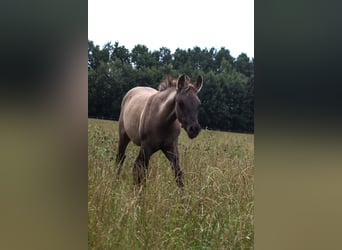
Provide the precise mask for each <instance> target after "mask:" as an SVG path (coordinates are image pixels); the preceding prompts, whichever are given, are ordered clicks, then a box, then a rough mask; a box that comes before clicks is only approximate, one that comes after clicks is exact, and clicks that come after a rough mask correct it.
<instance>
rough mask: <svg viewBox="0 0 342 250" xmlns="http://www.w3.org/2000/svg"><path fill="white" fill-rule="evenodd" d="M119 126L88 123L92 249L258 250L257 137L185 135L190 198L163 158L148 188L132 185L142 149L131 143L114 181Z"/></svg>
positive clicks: (155, 163) (182, 148)
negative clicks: (255, 210) (255, 242)
mask: <svg viewBox="0 0 342 250" xmlns="http://www.w3.org/2000/svg"><path fill="white" fill-rule="evenodd" d="M117 143H118V123H117V122H115V121H106V120H96V119H89V120H88V247H89V249H253V245H254V224H253V221H254V174H253V172H254V135H250V134H239V133H229V132H220V131H211V130H202V131H201V133H200V134H199V136H198V137H197V138H195V139H193V140H190V139H189V138H188V137H187V135H186V133H185V131H184V130H182V132H181V135H180V137H179V154H180V161H181V166H182V169H183V173H184V184H185V188H184V190H181V189H179V188H178V187H177V185H176V183H175V180H174V175H173V172H172V170H171V167H170V165H169V162H168V161H167V159H166V158H165V157H164V155H163V154H162V153H161V152H157V153H155V154H154V155H153V156H152V158H151V160H150V165H149V172H148V178H147V182H146V187H145V188H144V190H143V191H142V192H140V193H139V192H138V190H137V188H136V187H134V185H133V176H132V167H133V163H134V160H135V158H136V156H137V153H138V149H139V148H138V147H137V146H135V145H134V144H133V143H130V144H129V145H128V147H127V150H126V155H127V157H126V160H125V162H124V165H123V168H122V171H121V175H120V176H119V177H118V176H117V175H116V171H115V169H116V165H115V155H116V152H117Z"/></svg>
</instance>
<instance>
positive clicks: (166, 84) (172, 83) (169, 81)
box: [158, 76, 177, 91]
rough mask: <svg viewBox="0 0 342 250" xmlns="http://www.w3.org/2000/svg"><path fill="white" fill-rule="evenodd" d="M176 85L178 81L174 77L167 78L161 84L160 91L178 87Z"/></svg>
mask: <svg viewBox="0 0 342 250" xmlns="http://www.w3.org/2000/svg"><path fill="white" fill-rule="evenodd" d="M176 84H177V79H175V78H173V77H172V76H166V77H165V78H164V79H163V80H162V81H161V83H160V84H159V87H158V90H159V91H164V90H166V89H168V88H172V87H176Z"/></svg>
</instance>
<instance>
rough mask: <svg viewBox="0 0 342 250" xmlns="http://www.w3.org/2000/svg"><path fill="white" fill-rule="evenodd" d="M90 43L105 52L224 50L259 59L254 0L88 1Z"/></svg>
mask: <svg viewBox="0 0 342 250" xmlns="http://www.w3.org/2000/svg"><path fill="white" fill-rule="evenodd" d="M88 39H89V40H91V41H93V42H94V44H95V45H100V47H101V48H102V46H103V45H104V44H105V43H107V42H112V44H113V43H114V42H115V41H118V42H119V45H123V46H125V47H126V48H127V49H129V50H132V49H133V48H134V46H135V45H137V44H144V45H146V46H147V48H148V49H149V50H151V51H153V50H159V48H161V47H166V48H169V49H170V50H171V52H172V53H173V52H174V51H175V50H176V48H181V49H188V48H193V47H195V46H199V47H200V48H201V49H204V48H208V49H210V48H211V47H214V48H216V49H220V48H221V47H225V48H226V49H228V50H229V51H230V54H231V55H232V56H233V57H235V58H236V57H237V56H238V55H239V54H241V53H242V52H243V53H246V54H247V56H249V57H254V0H198V1H189V0H169V1H167V0H159V1H158V0H140V1H139V0H116V1H114V0H89V1H88Z"/></svg>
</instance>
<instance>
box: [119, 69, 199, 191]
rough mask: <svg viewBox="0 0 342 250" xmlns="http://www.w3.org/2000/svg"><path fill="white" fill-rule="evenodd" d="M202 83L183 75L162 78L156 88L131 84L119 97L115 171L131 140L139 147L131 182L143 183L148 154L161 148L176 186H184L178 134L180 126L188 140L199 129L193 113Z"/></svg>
mask: <svg viewBox="0 0 342 250" xmlns="http://www.w3.org/2000/svg"><path fill="white" fill-rule="evenodd" d="M202 85H203V79H202V77H201V76H199V77H198V78H197V81H196V82H195V83H191V82H190V78H189V77H188V76H186V75H184V74H183V75H181V76H180V77H179V78H178V80H175V79H172V78H171V77H168V78H166V79H165V80H164V81H163V82H162V83H161V84H160V86H159V91H157V90H155V89H153V88H149V87H135V88H133V89H131V90H130V91H128V92H127V94H126V95H125V96H124V98H123V100H122V104H121V113H120V118H119V146H118V153H117V156H116V162H117V163H118V174H119V173H120V170H121V166H122V163H123V161H124V160H125V158H126V156H125V150H126V147H127V144H128V143H129V142H130V141H133V143H134V144H136V145H138V146H140V151H139V155H138V157H137V159H136V161H135V163H134V167H133V180H134V184H141V182H143V183H145V181H146V172H147V169H148V163H149V160H150V157H151V155H152V154H153V153H154V152H156V151H158V150H162V151H163V153H164V155H165V156H166V157H167V159H168V160H169V161H170V163H171V166H172V169H173V171H174V174H175V178H176V183H177V185H178V186H179V187H183V186H184V184H183V176H182V170H181V167H180V165H179V157H178V136H179V134H180V130H181V127H183V128H184V129H185V131H186V132H187V134H188V136H189V137H190V138H191V139H192V138H195V137H196V136H197V135H198V134H199V132H200V129H201V127H200V125H199V123H198V119H197V116H198V110H199V107H200V103H201V102H200V100H199V98H198V97H197V93H198V92H199V91H200V90H201V88H202Z"/></svg>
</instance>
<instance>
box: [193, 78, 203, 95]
mask: <svg viewBox="0 0 342 250" xmlns="http://www.w3.org/2000/svg"><path fill="white" fill-rule="evenodd" d="M194 87H195V88H196V89H197V93H198V92H200V91H201V89H202V87H203V77H202V76H198V77H197V80H196V82H195V84H194Z"/></svg>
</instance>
